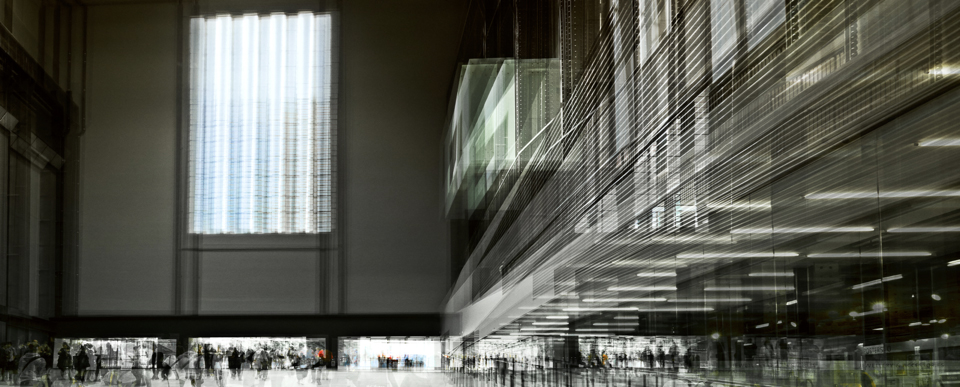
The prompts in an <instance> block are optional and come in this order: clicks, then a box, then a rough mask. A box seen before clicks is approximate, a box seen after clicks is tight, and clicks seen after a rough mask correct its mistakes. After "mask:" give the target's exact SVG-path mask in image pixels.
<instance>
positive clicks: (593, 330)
mask: <svg viewBox="0 0 960 387" xmlns="http://www.w3.org/2000/svg"><path fill="white" fill-rule="evenodd" d="M632 330H633V328H630V329H627V328H577V332H629V331H632Z"/></svg>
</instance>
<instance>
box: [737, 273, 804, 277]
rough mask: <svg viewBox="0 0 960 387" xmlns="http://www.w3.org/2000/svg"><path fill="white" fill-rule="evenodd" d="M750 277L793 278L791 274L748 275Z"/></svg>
mask: <svg viewBox="0 0 960 387" xmlns="http://www.w3.org/2000/svg"><path fill="white" fill-rule="evenodd" d="M748 276H750V277H793V273H774V272H770V273H750V274H748Z"/></svg>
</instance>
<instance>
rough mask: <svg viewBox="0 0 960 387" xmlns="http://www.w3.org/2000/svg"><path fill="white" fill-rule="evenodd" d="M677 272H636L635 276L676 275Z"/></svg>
mask: <svg viewBox="0 0 960 387" xmlns="http://www.w3.org/2000/svg"><path fill="white" fill-rule="evenodd" d="M676 276H677V273H673V272H666V273H637V277H676Z"/></svg>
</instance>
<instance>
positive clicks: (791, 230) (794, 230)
mask: <svg viewBox="0 0 960 387" xmlns="http://www.w3.org/2000/svg"><path fill="white" fill-rule="evenodd" d="M870 231H873V227H778V228H735V229H733V230H730V233H731V234H811V233H827V232H870Z"/></svg>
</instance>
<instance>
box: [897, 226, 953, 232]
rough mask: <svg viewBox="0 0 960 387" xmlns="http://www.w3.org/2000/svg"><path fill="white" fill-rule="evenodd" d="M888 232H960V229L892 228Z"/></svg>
mask: <svg viewBox="0 0 960 387" xmlns="http://www.w3.org/2000/svg"><path fill="white" fill-rule="evenodd" d="M887 232H893V233H908V232H960V227H900V228H891V229H889V230H887Z"/></svg>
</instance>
